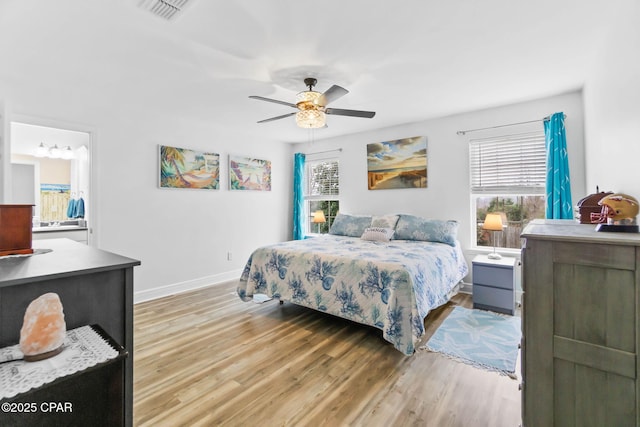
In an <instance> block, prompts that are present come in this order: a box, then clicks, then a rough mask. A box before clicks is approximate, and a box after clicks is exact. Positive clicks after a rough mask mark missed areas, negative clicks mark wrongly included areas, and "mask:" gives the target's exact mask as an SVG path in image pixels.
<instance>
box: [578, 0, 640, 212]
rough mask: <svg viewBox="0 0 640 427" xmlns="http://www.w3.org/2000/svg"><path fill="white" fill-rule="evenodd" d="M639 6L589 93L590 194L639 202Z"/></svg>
mask: <svg viewBox="0 0 640 427" xmlns="http://www.w3.org/2000/svg"><path fill="white" fill-rule="evenodd" d="M638 52H640V3H639V2H638V1H637V0H626V1H625V2H624V4H623V7H621V9H620V10H619V11H618V13H617V19H616V21H615V23H614V25H612V28H611V33H610V34H609V37H608V38H607V39H606V40H605V43H604V46H603V47H602V48H601V49H599V56H598V60H597V62H596V64H595V66H594V68H593V72H592V74H591V76H590V78H589V79H588V80H587V83H586V85H585V90H584V97H585V122H586V127H585V128H586V168H587V171H588V174H587V185H588V188H590V189H591V188H595V186H596V185H598V186H599V187H600V190H602V191H613V192H623V193H627V194H630V195H632V196H634V197H636V198H638V199H640V172H639V165H640V54H639V53H638Z"/></svg>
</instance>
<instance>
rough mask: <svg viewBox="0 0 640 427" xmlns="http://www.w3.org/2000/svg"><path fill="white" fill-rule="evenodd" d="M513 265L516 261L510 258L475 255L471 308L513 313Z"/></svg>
mask: <svg viewBox="0 0 640 427" xmlns="http://www.w3.org/2000/svg"><path fill="white" fill-rule="evenodd" d="M515 265H516V259H515V258H511V257H502V258H501V259H490V258H489V257H488V256H487V255H477V256H476V257H475V258H474V259H473V261H472V276H473V308H480V309H484V310H492V311H498V312H501V313H507V314H511V315H513V314H514V313H515V307H516V292H515V282H516V281H515V277H516V272H515Z"/></svg>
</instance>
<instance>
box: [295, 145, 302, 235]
mask: <svg viewBox="0 0 640 427" xmlns="http://www.w3.org/2000/svg"><path fill="white" fill-rule="evenodd" d="M304 161H305V155H304V154H303V153H295V155H294V156H293V239H294V240H302V239H304V237H305V236H304Z"/></svg>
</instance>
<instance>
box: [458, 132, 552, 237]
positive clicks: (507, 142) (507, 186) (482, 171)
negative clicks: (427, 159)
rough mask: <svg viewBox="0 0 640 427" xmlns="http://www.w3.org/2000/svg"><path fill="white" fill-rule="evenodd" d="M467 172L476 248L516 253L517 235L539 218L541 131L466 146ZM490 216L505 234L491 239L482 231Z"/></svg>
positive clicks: (542, 168) (542, 203) (542, 199)
mask: <svg viewBox="0 0 640 427" xmlns="http://www.w3.org/2000/svg"><path fill="white" fill-rule="evenodd" d="M469 168H470V177H471V212H472V215H473V220H474V221H473V223H474V224H475V227H472V232H473V233H474V236H473V237H472V241H474V242H475V246H493V245H494V244H495V246H497V247H500V248H512V249H520V233H521V232H522V229H523V228H524V227H525V226H526V225H527V224H528V223H529V221H531V220H532V219H536V218H544V209H545V180H546V150H545V137H544V130H540V131H539V132H531V133H524V134H517V135H503V136H500V137H493V138H484V139H475V140H471V141H470V143H469ZM490 212H497V213H500V214H501V216H502V222H503V228H504V231H502V232H496V233H495V236H492V235H491V233H492V232H490V231H486V230H483V229H482V224H483V222H484V218H485V216H486V215H487V213H490ZM493 238H495V243H494V240H493Z"/></svg>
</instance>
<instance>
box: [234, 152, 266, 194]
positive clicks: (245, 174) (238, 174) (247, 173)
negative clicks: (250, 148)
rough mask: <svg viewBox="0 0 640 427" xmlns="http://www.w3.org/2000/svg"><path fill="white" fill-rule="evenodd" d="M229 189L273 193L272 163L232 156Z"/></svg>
mask: <svg viewBox="0 0 640 427" xmlns="http://www.w3.org/2000/svg"><path fill="white" fill-rule="evenodd" d="M229 189H230V190H258V191H271V161H269V160H261V159H253V158H251V157H243V156H232V155H230V156H229Z"/></svg>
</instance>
